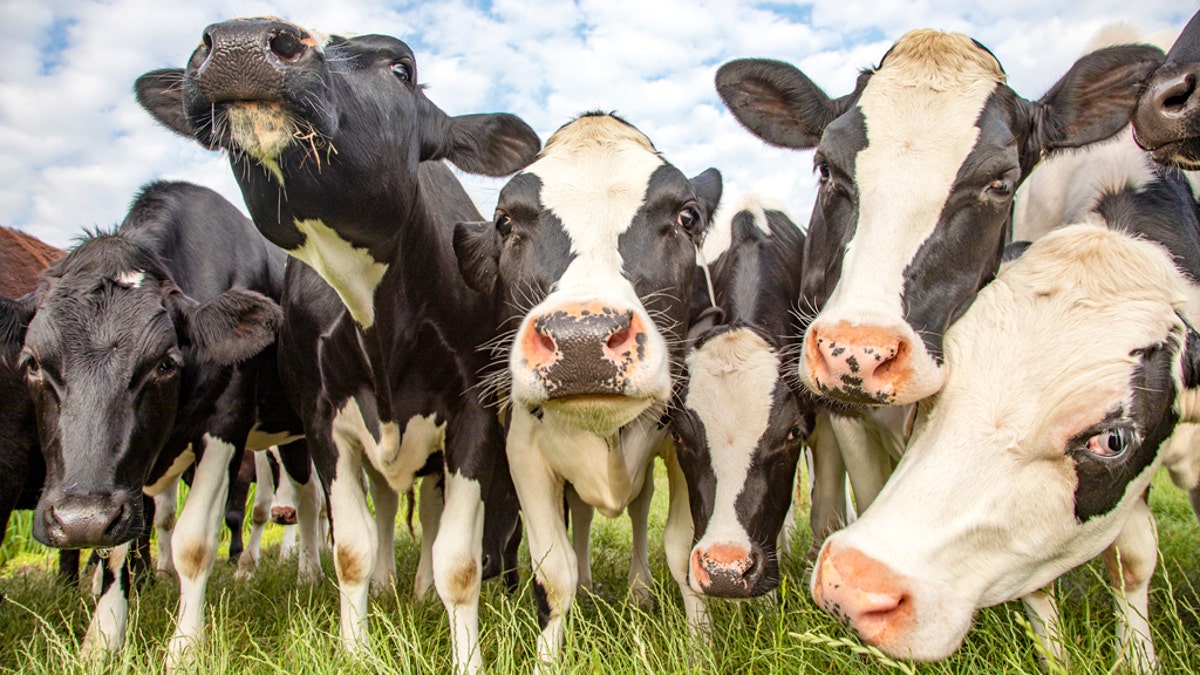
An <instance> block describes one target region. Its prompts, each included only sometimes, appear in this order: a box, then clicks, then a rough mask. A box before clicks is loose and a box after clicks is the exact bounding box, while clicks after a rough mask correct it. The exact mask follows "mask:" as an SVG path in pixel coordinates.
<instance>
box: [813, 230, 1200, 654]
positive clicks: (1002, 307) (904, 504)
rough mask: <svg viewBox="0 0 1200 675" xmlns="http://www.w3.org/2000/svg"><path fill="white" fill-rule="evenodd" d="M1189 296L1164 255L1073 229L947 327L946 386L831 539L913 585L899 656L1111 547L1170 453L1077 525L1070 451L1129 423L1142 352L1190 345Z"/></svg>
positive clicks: (926, 648)
mask: <svg viewBox="0 0 1200 675" xmlns="http://www.w3.org/2000/svg"><path fill="white" fill-rule="evenodd" d="M1190 293H1193V291H1191V290H1190V287H1189V285H1188V284H1187V282H1186V280H1185V279H1184V278H1183V277H1182V276H1181V275H1180V274H1179V273H1178V271H1177V270H1176V269H1175V267H1174V266H1173V265H1172V264H1171V257H1170V255H1169V254H1168V253H1167V252H1166V250H1165V249H1163V248H1162V247H1161V246H1159V245H1157V244H1154V243H1151V242H1147V241H1142V240H1136V239H1133V238H1131V237H1129V236H1127V235H1124V234H1120V233H1117V232H1112V231H1108V230H1106V229H1103V228H1099V227H1095V226H1093V225H1074V226H1070V227H1067V228H1063V229H1061V230H1058V231H1056V232H1053V233H1051V234H1049V235H1047V236H1046V237H1044V238H1043V239H1041V240H1039V241H1037V242H1035V243H1034V244H1033V245H1032V246H1031V247H1030V248H1029V249H1028V250H1027V251H1026V253H1025V254H1024V255H1023V256H1022V257H1021V258H1020V259H1018V260H1017V261H1015V262H1013V263H1012V264H1011V265H1010V266H1008V267H1006V268H1005V270H1004V271H1003V272H1002V273H1001V275H1000V276H999V277H998V278H997V280H996V281H994V282H993V283H991V284H989V285H988V286H986V287H985V288H984V289H983V290H982V291H981V293H980V294H979V296H978V298H977V299H976V301H975V303H974V304H973V305H972V307H971V308H970V310H969V311H968V312H967V313H966V314H964V316H963V317H962V319H960V320H959V321H958V322H956V323H955V324H954V325H953V326H952V327H951V329H950V330H949V331H948V332H947V334H946V343H945V345H946V356H947V362H948V363H951V364H953V366H952V367H951V368H950V369H949V373H948V377H947V380H946V384H945V387H944V388H943V390H942V391H941V393H939V394H938V396H937V398H936V400H935V401H934V403H933V404H932V406H931V407H930V408H929V409H927V410H925V411H923V412H922V414H921V415H920V416H919V417H918V420H917V424H916V426H915V428H914V431H913V436H912V440H911V441H910V443H909V446H908V448H907V449H906V451H905V454H904V457H903V459H902V461H901V462H900V464H899V466H898V467H897V469H896V471H895V473H894V474H893V475H892V477H891V478H890V479H889V481H888V482H887V484H886V486H885V487H884V489H883V491H882V492H881V493H880V495H879V497H878V499H876V501H875V502H874V504H873V505H872V508H871V509H869V510H868V511H866V513H864V514H863V516H862V517H861V518H859V520H858V521H856V522H855V523H853V524H852V525H850V526H849V527H847V528H846V529H845V530H843V531H841V532H839V533H837V534H835V535H834V536H833V537H831V538H830V540H829V542H827V544H826V547H827V550H828V549H829V548H830V547H832V546H833V545H834V542H836V545H837V546H839V547H841V549H842V550H845V549H846V548H853V549H856V550H858V551H860V552H862V553H865V554H866V555H867V556H869V557H871V558H873V559H875V560H878V561H884V562H885V563H886V564H887V566H888V567H889V568H890V569H891V570H892V571H893V572H894V573H895V574H896V575H897V577H898V578H900V579H903V580H904V583H905V584H906V586H907V590H908V592H910V597H911V598H912V607H913V609H914V611H915V617H916V618H915V620H914V621H913V623H912V626H913V629H912V630H911V631H909V633H908V634H906V635H905V637H904V642H902V643H896V645H898V647H897V649H899V650H905V649H909V648H911V649H912V653H913V654H914V655H917V656H918V657H919V658H940V657H941V656H944V655H946V654H948V653H950V652H951V651H953V649H955V648H956V647H957V645H958V643H959V641H960V640H961V638H962V635H963V634H964V633H965V632H966V630H967V628H968V627H969V625H970V622H971V617H972V616H973V614H974V612H975V610H976V609H977V608H979V607H986V606H990V605H994V604H997V603H1000V602H1005V601H1007V600H1012V599H1016V598H1018V597H1021V596H1024V595H1027V594H1029V593H1031V592H1033V591H1035V590H1037V589H1038V588H1041V587H1043V586H1045V585H1046V584H1047V583H1049V582H1051V581H1053V580H1054V579H1055V578H1057V577H1058V576H1060V575H1061V574H1063V573H1064V572H1066V571H1067V570H1069V569H1071V568H1073V567H1075V566H1077V565H1079V564H1081V563H1083V562H1086V561H1087V560H1089V559H1091V558H1093V557H1095V556H1096V555H1098V554H1099V553H1100V552H1101V551H1102V550H1104V549H1105V547H1107V546H1108V545H1109V544H1111V543H1112V542H1113V541H1114V539H1115V538H1116V537H1117V535H1118V534H1119V533H1120V531H1121V528H1122V526H1123V524H1124V523H1125V522H1126V520H1127V518H1128V517H1129V514H1130V513H1131V510H1132V509H1133V508H1134V507H1135V506H1136V505H1137V503H1138V502H1139V500H1140V499H1141V496H1142V494H1143V492H1144V490H1145V489H1146V487H1147V486H1148V485H1149V482H1150V479H1151V477H1152V476H1153V474H1154V471H1155V469H1156V468H1157V466H1159V464H1160V463H1161V462H1162V461H1163V459H1164V456H1163V455H1162V454H1161V453H1159V454H1158V455H1157V456H1155V457H1154V458H1152V460H1151V461H1149V463H1148V464H1147V465H1146V466H1145V467H1144V468H1142V469H1140V470H1137V471H1136V473H1134V474H1133V475H1132V477H1131V479H1130V480H1129V481H1128V482H1127V483H1125V484H1124V486H1123V491H1122V492H1121V493H1120V495H1119V498H1118V499H1117V500H1116V504H1115V506H1113V507H1112V508H1111V509H1109V510H1107V511H1106V512H1101V513H1098V514H1096V515H1093V516H1090V517H1088V518H1086V519H1083V520H1082V521H1081V519H1080V518H1079V517H1078V508H1079V506H1078V500H1080V499H1081V495H1080V493H1079V490H1080V487H1081V486H1080V483H1079V480H1080V479H1079V476H1078V474H1077V461H1078V460H1076V459H1074V458H1073V457H1072V456H1071V455H1068V454H1067V453H1068V450H1069V449H1070V448H1072V447H1074V446H1075V445H1077V444H1078V443H1079V439H1080V438H1081V437H1086V436H1087V435H1089V434H1092V433H1095V430H1096V429H1097V428H1100V427H1102V426H1104V425H1105V423H1106V420H1108V419H1110V418H1111V416H1112V415H1113V414H1114V412H1113V411H1125V412H1123V413H1120V414H1122V415H1132V414H1133V413H1132V412H1131V408H1132V403H1133V397H1134V396H1135V392H1133V391H1132V390H1131V382H1133V380H1134V374H1135V371H1136V370H1137V368H1138V367H1139V366H1140V365H1141V364H1142V363H1143V361H1142V356H1141V353H1140V352H1141V350H1143V349H1145V348H1146V347H1148V346H1152V345H1159V344H1167V343H1169V341H1171V340H1175V341H1179V340H1180V339H1181V338H1182V336H1183V335H1184V334H1185V333H1184V330H1185V327H1184V325H1183V321H1182V320H1181V319H1180V318H1179V314H1178V312H1185V313H1186V312H1187V306H1188V304H1189V298H1188V295H1189V294H1190ZM1192 316H1193V319H1192V320H1195V316H1196V315H1192ZM1176 347H1178V345H1176ZM1175 358H1176V359H1178V357H1177V356H1176V357H1175ZM1178 367H1179V366H1178V362H1176V363H1175V369H1176V370H1178ZM1173 377H1174V378H1175V379H1176V382H1175V388H1176V389H1175V390H1176V391H1179V386H1180V383H1179V382H1178V377H1179V376H1178V372H1175V373H1173ZM1138 394H1139V395H1141V394H1145V392H1138ZM1142 422H1144V423H1145V422H1147V421H1146V420H1142ZM1150 422H1151V423H1156V422H1153V421H1150ZM1134 433H1135V434H1140V433H1144V430H1141V429H1139V430H1137V431H1135V432H1134ZM1129 452H1133V450H1130V451H1129ZM1193 454H1195V453H1194V452H1193ZM1116 466H1117V465H1114V466H1113V470H1114V471H1115V470H1117V469H1116ZM1137 466H1138V465H1136V464H1134V465H1133V467H1134V469H1135V470H1136V469H1137ZM1112 487H1115V488H1116V489H1118V490H1120V489H1121V488H1122V486H1121V484H1119V483H1117V484H1114V485H1113V486H1112ZM822 555H823V556H824V553H823V554H822ZM818 565H820V563H818Z"/></svg>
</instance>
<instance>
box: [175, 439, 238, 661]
mask: <svg viewBox="0 0 1200 675" xmlns="http://www.w3.org/2000/svg"><path fill="white" fill-rule="evenodd" d="M203 445H204V450H203V455H202V456H201V458H200V461H199V463H198V464H197V465H196V476H195V478H194V479H193V480H192V490H191V492H190V493H188V498H187V501H186V502H185V503H184V505H183V511H182V512H181V513H180V514H179V521H178V522H177V523H176V525H175V534H174V536H173V537H172V540H171V548H172V549H174V551H173V555H174V558H175V569H176V570H177V571H178V573H179V615H178V621H177V623H176V625H175V634H174V635H172V636H171V641H170V644H169V647H168V652H167V670H169V671H170V670H176V669H178V668H180V667H182V666H184V665H185V663H186V659H187V656H188V653H189V652H190V651H191V650H192V649H193V648H195V647H196V646H198V645H199V644H200V643H201V642H202V641H203V639H204V591H205V589H206V587H207V586H208V578H209V576H210V575H211V574H212V567H213V561H214V560H216V557H217V545H218V543H219V542H220V535H221V529H220V528H221V517H222V515H223V514H224V510H225V498H226V494H227V491H228V490H229V483H230V480H231V476H232V474H234V472H236V471H237V469H238V465H239V464H240V463H241V452H242V450H241V449H240V448H238V447H235V446H234V445H233V444H232V443H229V442H227V441H224V440H221V439H220V438H217V437H215V436H213V435H211V434H207V433H206V434H205V435H204V440H203Z"/></svg>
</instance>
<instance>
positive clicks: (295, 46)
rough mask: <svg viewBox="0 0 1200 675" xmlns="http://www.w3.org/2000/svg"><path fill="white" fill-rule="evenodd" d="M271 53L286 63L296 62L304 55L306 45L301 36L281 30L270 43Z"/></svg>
mask: <svg viewBox="0 0 1200 675" xmlns="http://www.w3.org/2000/svg"><path fill="white" fill-rule="evenodd" d="M269 44H270V45H271V51H273V52H275V54H276V55H278V56H279V58H281V59H283V60H284V61H295V60H296V59H298V58H300V55H301V54H303V53H304V49H305V47H304V43H303V42H301V41H300V36H298V35H296V34H295V33H294V32H292V31H290V30H281V31H279V32H278V33H276V34H275V35H274V36H273V37H272V38H271V39H270V41H269Z"/></svg>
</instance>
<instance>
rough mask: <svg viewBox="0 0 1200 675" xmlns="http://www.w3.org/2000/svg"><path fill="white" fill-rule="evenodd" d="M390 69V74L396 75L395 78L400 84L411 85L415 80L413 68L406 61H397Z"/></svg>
mask: <svg viewBox="0 0 1200 675" xmlns="http://www.w3.org/2000/svg"><path fill="white" fill-rule="evenodd" d="M391 67H392V72H393V73H395V74H396V77H397V78H399V79H400V81H401V82H406V83H408V84H412V82H413V80H414V79H415V78H414V77H413V67H412V65H411V64H409V63H408V62H407V61H397V62H396V63H393V64H392V66H391Z"/></svg>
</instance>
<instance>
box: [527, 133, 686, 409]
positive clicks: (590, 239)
mask: <svg viewBox="0 0 1200 675" xmlns="http://www.w3.org/2000/svg"><path fill="white" fill-rule="evenodd" d="M664 163H665V162H664V161H663V159H662V158H661V157H660V156H659V155H658V153H657V152H656V151H655V150H654V147H653V146H652V145H651V144H650V141H649V139H647V138H646V137H645V136H644V135H642V134H641V133H640V132H638V131H637V130H636V129H634V128H632V127H630V126H628V125H626V124H623V123H621V122H618V121H616V120H613V119H612V118H609V117H606V116H593V117H582V118H580V119H578V120H576V121H575V122H572V123H571V124H570V125H568V126H566V127H564V128H563V129H561V130H560V131H559V132H558V133H556V134H555V135H554V136H552V137H551V138H550V140H549V141H548V142H547V143H546V147H545V149H543V151H542V154H541V156H540V158H539V159H538V160H537V161H536V162H534V163H533V164H531V165H530V166H529V167H528V168H527V169H526V173H530V174H533V175H535V176H537V177H538V178H539V179H540V180H541V183H542V187H541V202H542V205H543V206H544V208H546V209H547V210H548V211H550V212H551V213H553V214H554V215H555V216H556V217H557V218H558V219H559V221H560V222H561V223H562V227H563V230H564V231H565V232H566V234H567V236H568V237H569V238H570V241H571V254H572V255H573V256H574V258H573V260H572V261H571V263H570V265H568V266H567V269H566V270H565V271H564V272H563V274H562V276H561V277H560V278H559V279H558V281H557V283H556V284H555V286H554V290H553V291H552V292H551V293H550V294H549V295H548V296H547V297H546V298H545V299H544V300H543V301H542V302H541V303H539V304H538V305H537V306H536V307H534V308H533V309H531V310H530V311H529V313H528V314H527V316H526V320H525V321H524V322H523V323H522V324H521V327H520V329H519V330H518V332H517V334H516V336H515V338H514V342H513V345H514V348H513V350H512V354H511V357H510V364H509V365H510V371H511V372H512V375H513V386H512V393H513V398H514V400H515V401H517V402H518V403H519V404H522V405H525V406H527V407H532V406H536V405H540V404H541V403H542V402H543V401H544V400H545V399H546V398H547V397H548V394H547V392H546V388H545V385H544V384H543V383H542V382H541V381H540V379H539V378H538V376H537V374H536V373H534V372H532V370H531V369H529V368H527V367H525V366H524V365H523V362H524V361H525V358H524V355H523V353H522V350H521V346H522V345H523V344H524V343H525V336H526V335H527V334H528V332H529V331H531V330H532V323H533V322H532V321H531V320H530V319H531V318H532V317H537V316H540V315H542V314H544V313H546V312H548V311H551V310H553V309H554V308H556V307H559V306H562V305H564V304H566V303H578V304H586V303H597V304H599V305H603V306H606V307H611V308H613V309H618V310H623V311H631V312H633V313H634V314H635V315H636V316H637V317H638V319H640V322H641V325H642V327H643V328H644V330H645V333H646V335H647V338H648V339H647V344H646V345H645V354H644V357H643V358H642V359H641V360H640V362H639V363H638V364H637V367H636V368H634V369H633V370H632V372H630V373H629V374H628V377H627V383H628V384H627V387H626V389H627V391H630V392H635V393H636V396H634V398H642V399H645V403H644V404H639V407H638V409H637V410H636V411H634V412H633V413H632V414H633V415H634V416H636V414H638V413H640V412H641V411H642V410H644V409H645V407H646V406H648V405H649V404H650V401H653V400H665V399H666V397H668V396H669V395H670V386H671V383H670V369H669V362H668V359H667V357H668V350H667V346H666V342H665V341H664V339H663V337H662V334H661V333H660V332H659V331H658V330H657V327H656V326H655V325H654V323H653V321H652V320H651V319H650V317H649V316H648V315H647V314H646V310H645V308H644V307H643V305H642V302H641V299H640V298H639V297H638V295H637V292H636V291H635V289H634V287H633V284H632V283H630V281H629V279H628V278H626V277H625V276H624V275H623V273H622V272H623V270H624V264H625V261H624V260H622V258H621V252H620V247H619V240H620V237H621V235H622V234H623V233H625V232H626V231H627V230H628V229H629V227H630V225H631V224H632V223H633V221H634V217H635V216H636V215H637V212H638V210H639V209H640V208H641V207H642V204H643V199H644V198H645V194H646V188H647V186H648V185H649V183H650V177H651V175H652V174H653V173H654V172H655V170H657V169H658V168H659V167H661V166H663V164H664ZM612 403H616V402H615V401H613V402H612ZM619 417H621V418H628V417H629V414H628V411H626V412H624V413H622V414H621V415H619ZM625 421H628V420H627V419H625Z"/></svg>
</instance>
